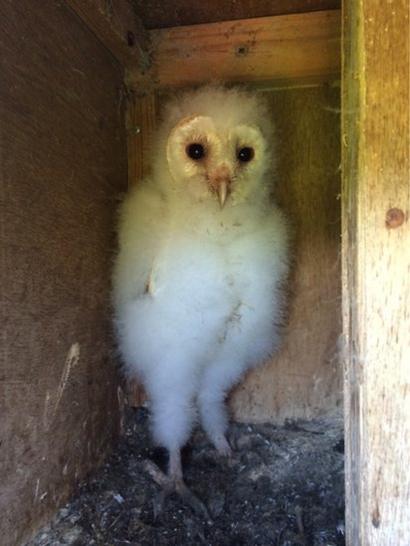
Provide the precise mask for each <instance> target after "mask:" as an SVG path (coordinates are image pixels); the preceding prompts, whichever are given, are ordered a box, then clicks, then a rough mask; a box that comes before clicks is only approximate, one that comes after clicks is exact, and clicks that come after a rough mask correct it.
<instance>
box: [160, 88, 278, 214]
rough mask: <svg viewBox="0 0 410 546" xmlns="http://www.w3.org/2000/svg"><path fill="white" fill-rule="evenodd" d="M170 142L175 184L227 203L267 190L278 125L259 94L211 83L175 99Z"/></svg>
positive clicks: (169, 116) (167, 129)
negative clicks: (273, 122)
mask: <svg viewBox="0 0 410 546" xmlns="http://www.w3.org/2000/svg"><path fill="white" fill-rule="evenodd" d="M163 134H164V137H165V138H164V140H163V141H165V142H164V144H165V148H166V161H167V167H168V170H169V173H170V175H171V177H170V184H171V185H172V190H173V191H177V192H182V193H183V194H184V195H187V196H189V197H192V198H193V199H195V200H200V201H205V200H209V201H211V200H213V201H215V202H217V201H219V204H220V206H221V207H224V206H225V205H226V206H229V205H234V204H237V203H241V202H244V201H250V200H252V199H253V198H255V199H259V198H261V197H263V196H266V191H267V187H268V186H269V184H267V176H266V174H267V173H268V172H269V171H270V170H271V167H272V136H273V127H272V124H271V121H270V116H269V113H268V109H267V107H266V105H265V103H264V102H263V101H262V100H261V98H260V97H259V95H258V94H256V93H255V94H251V93H247V92H245V91H242V90H238V89H224V88H221V87H205V88H202V89H200V90H198V91H196V92H193V93H189V94H186V95H184V96H182V97H180V98H178V99H177V100H175V101H173V102H172V103H170V105H169V106H168V109H167V118H166V123H165V132H164V133H163Z"/></svg>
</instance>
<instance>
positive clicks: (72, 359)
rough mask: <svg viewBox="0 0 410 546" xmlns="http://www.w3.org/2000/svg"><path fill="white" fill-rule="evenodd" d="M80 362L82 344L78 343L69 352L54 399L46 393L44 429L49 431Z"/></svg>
mask: <svg viewBox="0 0 410 546" xmlns="http://www.w3.org/2000/svg"><path fill="white" fill-rule="evenodd" d="M79 360H80V344H79V343H78V342H76V343H73V344H72V345H71V347H70V349H69V351H68V354H67V357H66V360H65V363H64V368H63V371H62V374H61V378H60V382H59V384H58V388H57V392H56V394H55V396H54V397H53V396H52V395H51V394H50V392H49V391H47V393H46V399H45V402H44V413H43V424H44V428H45V429H46V430H48V429H49V428H50V425H51V423H52V422H53V420H54V418H55V416H56V414H57V411H58V407H59V405H60V402H61V399H62V397H63V394H64V391H65V389H66V387H67V383H68V381H69V378H70V374H71V371H72V370H73V368H74V367H75V366H76V365H77V364H78V361H79Z"/></svg>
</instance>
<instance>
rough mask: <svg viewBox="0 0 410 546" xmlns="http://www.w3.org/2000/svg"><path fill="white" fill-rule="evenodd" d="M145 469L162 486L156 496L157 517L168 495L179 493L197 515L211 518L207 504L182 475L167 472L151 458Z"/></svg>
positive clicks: (155, 514) (155, 515)
mask: <svg viewBox="0 0 410 546" xmlns="http://www.w3.org/2000/svg"><path fill="white" fill-rule="evenodd" d="M144 469H145V470H146V472H147V473H148V474H149V475H150V476H151V478H152V479H153V480H154V482H155V483H156V484H158V485H159V486H160V487H161V491H160V492H159V493H158V494H157V495H156V496H155V497H154V518H155V519H156V518H157V517H158V516H159V514H161V512H162V511H163V508H164V504H165V501H166V499H167V497H169V496H170V495H172V494H173V493H177V495H179V496H180V497H181V499H182V501H183V502H184V503H185V504H186V505H187V506H189V507H190V508H191V509H192V511H193V512H194V513H195V514H196V515H198V516H200V517H203V518H206V519H207V520H211V517H210V515H209V512H208V509H207V507H206V506H205V504H204V503H203V502H202V501H201V500H200V499H199V498H198V497H197V496H196V495H194V493H192V491H191V490H190V489H189V488H188V487H187V486H186V485H185V482H184V480H183V479H182V477H180V476H175V475H173V474H170V475H167V474H165V473H164V472H162V470H161V469H160V468H158V466H157V465H156V464H155V463H153V462H152V461H149V460H146V461H144Z"/></svg>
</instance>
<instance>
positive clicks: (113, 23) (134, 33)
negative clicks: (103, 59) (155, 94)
mask: <svg viewBox="0 0 410 546" xmlns="http://www.w3.org/2000/svg"><path fill="white" fill-rule="evenodd" d="M65 1H66V3H67V4H68V5H69V6H70V8H71V9H72V10H73V11H74V12H75V13H76V14H77V15H78V16H79V17H80V18H81V19H82V20H83V21H84V23H85V24H86V25H87V26H88V27H89V28H90V29H91V30H92V32H94V34H95V35H96V36H97V37H98V38H99V39H100V40H101V42H102V43H103V44H104V45H105V46H106V47H107V48H108V49H109V50H110V51H111V53H112V54H113V55H114V57H115V58H116V59H117V60H118V61H119V62H120V63H121V64H122V65H123V66H125V67H133V68H135V69H137V70H139V71H141V72H144V71H145V70H146V69H147V68H148V66H149V56H148V53H147V48H148V37H147V33H146V31H145V29H144V27H143V25H142V23H141V21H140V19H139V17H138V16H137V13H136V10H135V9H134V8H133V6H132V4H131V2H129V1H128V0H116V1H115V2H107V1H106V0H65Z"/></svg>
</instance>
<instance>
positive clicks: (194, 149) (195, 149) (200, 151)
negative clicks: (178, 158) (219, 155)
mask: <svg viewBox="0 0 410 546" xmlns="http://www.w3.org/2000/svg"><path fill="white" fill-rule="evenodd" d="M186 153H187V155H188V156H189V157H190V158H191V159H195V160H198V159H202V158H203V157H204V155H205V148H204V147H203V146H202V144H199V143H198V142H193V143H192V144H189V145H188V146H187V147H186Z"/></svg>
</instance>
